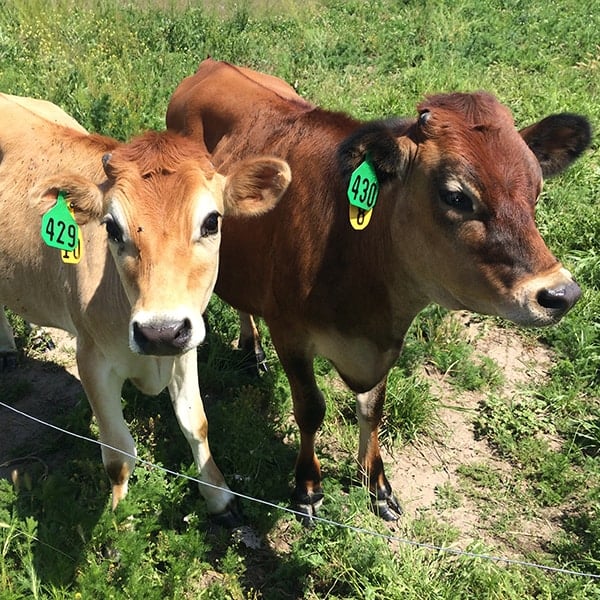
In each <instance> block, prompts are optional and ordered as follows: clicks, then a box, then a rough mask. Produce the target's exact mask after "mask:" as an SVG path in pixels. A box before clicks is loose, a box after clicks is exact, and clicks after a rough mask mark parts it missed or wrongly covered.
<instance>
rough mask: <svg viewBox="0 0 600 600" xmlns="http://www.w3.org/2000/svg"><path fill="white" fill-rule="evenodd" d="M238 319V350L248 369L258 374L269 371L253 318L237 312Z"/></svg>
mask: <svg viewBox="0 0 600 600" xmlns="http://www.w3.org/2000/svg"><path fill="white" fill-rule="evenodd" d="M238 316H239V319H240V338H239V340H238V348H239V349H240V350H242V351H243V352H244V353H245V355H246V362H247V366H248V369H253V370H254V369H257V370H258V372H259V373H260V372H266V371H268V370H269V368H268V366H267V357H266V355H265V351H264V349H263V347H262V343H261V341H260V333H259V332H258V328H257V327H256V323H255V321H254V317H253V316H252V315H250V314H248V313H245V312H242V311H239V310H238Z"/></svg>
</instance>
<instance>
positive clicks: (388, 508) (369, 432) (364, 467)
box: [356, 376, 402, 521]
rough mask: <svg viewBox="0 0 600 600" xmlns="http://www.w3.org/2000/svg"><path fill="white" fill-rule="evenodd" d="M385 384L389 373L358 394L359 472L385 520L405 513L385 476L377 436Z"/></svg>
mask: <svg viewBox="0 0 600 600" xmlns="http://www.w3.org/2000/svg"><path fill="white" fill-rule="evenodd" d="M386 385H387V376H386V377H384V379H383V380H382V381H380V382H379V383H378V384H377V385H376V386H375V387H374V388H373V389H372V390H369V391H368V392H365V393H363V394H356V415H357V417H358V425H359V427H360V440H359V447H358V464H359V468H360V470H361V472H360V473H359V475H360V476H361V477H362V479H363V482H364V483H365V484H366V485H367V486H368V487H369V492H370V494H371V500H372V505H373V510H374V511H375V513H377V514H378V515H379V516H380V517H381V518H382V519H384V520H385V521H395V520H396V519H398V518H399V517H400V515H401V514H402V508H401V507H400V504H399V503H398V501H397V500H396V497H395V496H394V493H393V492H392V487H391V486H390V484H389V482H388V480H387V477H386V476H385V473H384V470H383V460H382V459H381V453H380V449H379V436H378V432H379V424H380V423H381V418H382V416H383V404H384V401H385V391H386Z"/></svg>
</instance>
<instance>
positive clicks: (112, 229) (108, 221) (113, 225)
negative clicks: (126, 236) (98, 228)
mask: <svg viewBox="0 0 600 600" xmlns="http://www.w3.org/2000/svg"><path fill="white" fill-rule="evenodd" d="M102 223H103V224H104V225H105V226H106V233H107V234H108V239H109V240H110V241H111V242H114V243H115V244H123V230H122V229H121V227H120V226H119V224H118V223H117V222H116V221H115V219H114V218H113V216H112V215H106V216H105V217H104V219H102Z"/></svg>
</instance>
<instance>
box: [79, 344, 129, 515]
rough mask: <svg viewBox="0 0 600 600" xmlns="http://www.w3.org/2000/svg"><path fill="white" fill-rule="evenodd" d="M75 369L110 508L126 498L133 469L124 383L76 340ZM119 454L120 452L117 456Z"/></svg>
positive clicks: (93, 351) (93, 349) (90, 346)
mask: <svg viewBox="0 0 600 600" xmlns="http://www.w3.org/2000/svg"><path fill="white" fill-rule="evenodd" d="M77 367H78V369H79V377H80V379H81V383H82V385H83V389H84V390H85V393H86V395H87V398H88V401H89V403H90V405H91V407H92V411H93V412H94V416H95V417H96V421H97V423H98V429H99V430H100V441H101V442H102V444H106V445H103V446H102V462H103V464H104V468H105V469H106V472H107V473H108V477H109V478H110V481H111V484H112V507H113V510H114V509H115V508H116V507H117V504H118V503H119V502H120V501H121V500H122V499H123V498H124V497H125V496H126V495H127V486H128V483H129V477H130V476H131V473H133V469H134V467H135V456H136V450H135V443H134V441H133V438H132V437H131V433H129V429H128V428H127V424H126V423H125V419H124V418H123V409H122V405H121V389H122V387H123V383H124V379H123V378H122V377H121V376H119V375H118V374H117V373H116V372H115V371H114V370H113V368H112V366H111V364H110V363H109V362H108V361H107V360H106V358H105V357H104V355H103V354H102V353H101V352H100V351H99V350H98V348H97V347H96V346H95V345H94V343H93V342H91V341H90V342H86V341H84V340H83V339H82V336H80V337H79V338H78V339H77ZM119 450H122V451H123V452H119Z"/></svg>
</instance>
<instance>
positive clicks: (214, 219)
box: [200, 211, 220, 237]
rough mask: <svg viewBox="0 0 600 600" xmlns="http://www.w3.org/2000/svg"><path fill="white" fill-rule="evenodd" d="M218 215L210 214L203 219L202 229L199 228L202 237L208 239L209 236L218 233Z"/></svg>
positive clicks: (216, 213)
mask: <svg viewBox="0 0 600 600" xmlns="http://www.w3.org/2000/svg"><path fill="white" fill-rule="evenodd" d="M219 217H220V215H219V213H218V212H216V211H215V212H212V213H210V214H209V215H208V217H206V219H204V223H202V227H200V235H201V236H202V237H208V236H209V235H215V234H217V233H219Z"/></svg>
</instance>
